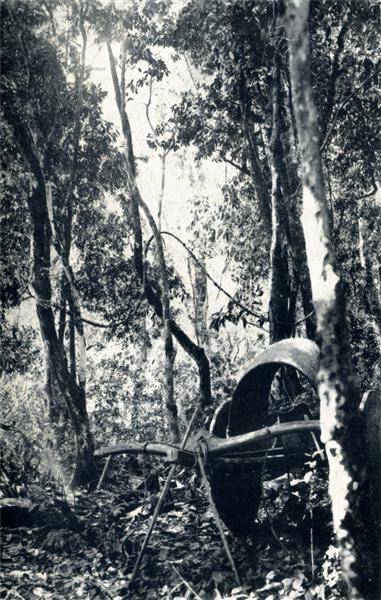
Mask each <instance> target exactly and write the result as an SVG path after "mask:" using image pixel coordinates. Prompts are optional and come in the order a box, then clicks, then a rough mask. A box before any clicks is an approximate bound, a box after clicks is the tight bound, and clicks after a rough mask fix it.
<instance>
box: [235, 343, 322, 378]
mask: <svg viewBox="0 0 381 600" xmlns="http://www.w3.org/2000/svg"><path fill="white" fill-rule="evenodd" d="M271 363H276V364H278V365H282V364H283V365H287V366H290V367H295V369H298V371H300V372H301V373H303V375H305V376H306V377H307V379H308V380H309V381H310V382H311V383H312V385H314V386H315V387H316V375H317V371H318V368H319V347H318V345H317V344H316V343H315V342H313V341H311V340H308V339H306V338H291V339H287V340H281V341H280V342H275V344H271V346H269V347H268V348H267V350H264V351H263V352H261V353H260V354H259V355H258V356H257V357H256V358H255V359H254V360H253V361H252V362H251V363H250V365H249V366H248V367H247V368H246V369H245V371H244V372H243V374H242V376H241V377H240V379H239V382H238V385H237V388H236V389H238V387H239V386H240V384H241V382H242V381H243V380H244V378H245V377H246V376H247V375H252V374H253V371H255V370H256V369H257V368H258V367H261V366H263V365H268V364H271Z"/></svg>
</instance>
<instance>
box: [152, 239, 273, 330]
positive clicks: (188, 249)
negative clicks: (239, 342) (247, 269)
mask: <svg viewBox="0 0 381 600" xmlns="http://www.w3.org/2000/svg"><path fill="white" fill-rule="evenodd" d="M161 235H168V236H170V237H172V238H173V239H175V240H176V241H177V242H178V243H179V244H181V245H182V246H183V248H184V249H185V250H186V251H187V252H188V254H189V255H190V256H191V257H192V258H193V260H194V261H195V262H196V263H197V264H198V265H199V266H200V267H201V268H202V270H203V271H204V273H205V275H206V277H207V278H208V279H209V281H210V282H211V283H212V284H213V285H214V286H215V287H216V288H217V289H218V290H219V291H220V292H222V293H223V294H225V296H227V298H229V300H231V301H232V302H233V304H235V305H236V306H238V307H239V308H241V309H242V310H244V311H245V312H246V313H248V314H249V315H251V316H253V317H255V318H256V319H261V320H263V321H267V319H268V318H267V316H266V315H264V314H262V313H256V312H254V311H252V310H251V309H250V308H247V306H245V305H244V304H242V303H241V302H239V301H238V300H236V299H235V298H234V296H232V295H231V294H229V292H227V291H226V290H225V289H224V288H223V287H222V286H221V285H220V284H219V283H217V281H215V280H214V279H213V277H212V276H211V275H209V273H208V271H207V270H206V269H205V267H204V265H203V264H202V262H201V261H200V260H199V259H198V258H197V256H196V255H195V254H194V252H192V250H191V249H190V248H189V246H187V244H186V243H185V242H183V241H182V240H181V239H180V238H179V237H177V235H175V234H174V233H171V232H170V231H161ZM152 239H153V238H150V240H148V242H147V246H146V252H147V250H148V247H149V244H150V242H151V241H152ZM251 325H255V324H254V323H251ZM255 326H256V327H258V325H255ZM260 329H262V327H261V328H260Z"/></svg>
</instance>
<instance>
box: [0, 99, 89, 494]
mask: <svg viewBox="0 0 381 600" xmlns="http://www.w3.org/2000/svg"><path fill="white" fill-rule="evenodd" d="M3 108H4V113H5V117H6V119H7V121H8V122H9V124H10V125H11V127H12V130H13V134H14V137H15V140H16V143H17V145H18V147H19V149H20V152H21V154H22V155H23V157H24V159H25V161H26V163H27V165H28V167H29V169H30V171H31V172H32V173H33V176H34V180H35V181H34V182H33V190H32V192H31V196H30V198H29V212H30V216H31V223H32V239H33V287H34V290H35V293H36V298H37V301H36V302H37V315H38V319H39V323H40V330H41V336H42V339H43V342H44V346H45V355H46V362H47V382H48V390H49V391H50V393H51V397H50V405H51V406H57V400H58V398H59V400H58V407H60V406H62V404H63V403H65V405H66V407H67V410H68V413H69V416H70V420H71V423H72V427H73V432H74V437H75V443H76V455H75V458H74V461H73V462H74V473H73V474H72V478H71V482H70V485H71V487H73V488H74V487H76V486H78V485H84V484H88V483H91V482H93V481H94V480H96V477H97V473H96V469H95V463H94V456H93V452H94V443H93V438H92V435H91V432H90V427H89V420H88V416H87V411H86V403H85V394H84V390H83V389H81V388H80V387H79V386H78V385H77V384H76V382H75V380H74V379H73V378H72V377H71V375H70V372H69V370H68V366H67V361H66V357H65V354H64V351H63V348H62V344H61V343H60V341H59V339H58V335H57V331H56V327H55V323H54V314H53V310H52V290H51V281H50V264H51V261H50V247H51V238H52V230H51V222H50V218H49V208H48V198H47V192H46V186H45V178H44V173H43V171H42V168H41V164H40V161H39V157H38V154H37V150H36V148H35V145H34V141H33V136H32V134H31V132H30V130H29V128H28V126H26V125H25V124H24V122H23V119H22V117H21V115H20V114H19V113H18V112H17V111H16V109H15V106H14V105H13V104H11V103H4V105H3ZM53 390H54V391H55V392H53ZM53 393H54V396H53Z"/></svg>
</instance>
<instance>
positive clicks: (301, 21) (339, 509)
mask: <svg viewBox="0 0 381 600" xmlns="http://www.w3.org/2000/svg"><path fill="white" fill-rule="evenodd" d="M308 16H309V2H308V0H289V1H288V10H287V19H286V24H287V33H288V40H289V53H290V72H291V83H292V93H293V105H294V107H295V117H296V124H297V131H298V138H299V144H300V156H301V162H302V166H303V217H302V222H303V228H304V232H305V239H306V246H307V257H308V264H309V269H310V274H311V283H312V294H313V300H314V306H315V311H316V315H317V326H318V341H319V345H320V349H321V366H320V370H319V374H318V391H319V396H320V407H321V408H320V410H321V430H322V441H323V442H324V443H325V445H326V452H327V456H328V462H329V493H330V496H331V500H332V515H333V522H334V529H335V532H336V537H337V541H338V545H339V553H340V557H341V564H342V569H343V573H344V576H345V578H346V581H347V583H348V595H349V597H350V598H352V599H356V600H359V599H361V598H376V597H378V595H377V591H376V587H377V580H378V577H377V572H378V568H379V565H378V564H377V562H378V561H377V548H376V540H375V535H374V529H375V527H374V523H372V519H371V513H370V511H369V506H368V504H369V486H368V480H367V468H366V461H365V454H364V444H365V435H364V423H363V418H362V414H361V412H360V409H359V394H358V390H357V387H356V382H355V378H354V373H353V369H352V365H351V358H350V354H351V353H350V348H349V345H348V337H347V332H346V319H345V309H346V307H345V298H344V297H343V293H342V286H341V285H340V279H339V277H338V275H337V273H336V271H335V260H334V254H333V249H332V242H331V232H330V223H329V214H328V205H327V201H326V196H325V188H324V179H323V170H322V163H321V155H320V135H319V128H318V118H317V114H316V109H315V104H314V100H313V95H312V83H311V72H310V53H309V32H308Z"/></svg>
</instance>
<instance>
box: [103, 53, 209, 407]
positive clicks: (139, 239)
mask: <svg viewBox="0 0 381 600" xmlns="http://www.w3.org/2000/svg"><path fill="white" fill-rule="evenodd" d="M107 51H108V55H109V61H110V70H111V76H112V80H113V86H114V92H115V100H116V104H117V107H118V111H119V115H120V120H121V124H122V131H123V136H124V140H125V159H126V171H127V184H128V189H129V193H130V200H131V213H132V219H133V227H134V263H135V269H136V273H137V276H138V278H139V279H140V281H141V282H142V284H143V285H144V293H145V296H146V298H147V301H148V303H149V304H150V306H152V308H153V309H154V311H155V313H156V314H157V315H158V316H159V317H160V318H162V319H163V318H164V307H163V305H162V302H161V300H160V298H159V297H158V296H157V295H156V293H155V292H154V290H153V288H152V286H151V284H150V282H149V281H148V279H147V277H146V276H145V272H144V265H143V236H142V228H141V222H140V214H139V205H142V202H143V200H142V198H141V196H140V191H139V188H138V186H137V182H136V167H135V157H134V152H133V145H132V135H131V128H130V123H129V120H128V115H127V112H126V109H125V90H124V87H123V85H122V84H123V81H124V80H125V74H124V71H123V69H124V68H125V58H124V56H125V51H126V48H125V45H123V48H122V61H121V62H122V74H121V84H119V79H118V74H117V71H116V64H115V59H114V55H113V52H112V48H111V44H110V43H109V42H107ZM168 325H169V328H170V331H171V333H172V334H173V335H174V336H175V338H176V340H177V341H178V342H179V344H180V345H181V346H182V347H183V349H184V350H185V352H187V354H189V356H191V357H192V358H193V359H194V361H195V362H196V364H197V367H198V372H199V381H200V404H201V406H202V407H206V406H208V405H209V404H210V403H211V385H210V367H209V361H208V359H207V357H206V354H205V352H204V349H203V348H200V347H199V346H197V345H196V344H195V343H194V342H193V341H192V340H191V339H190V338H189V337H188V336H187V334H186V333H185V332H184V331H183V330H182V329H181V328H180V327H179V326H178V325H177V323H176V322H175V321H174V320H173V319H172V318H171V317H170V315H169V320H168Z"/></svg>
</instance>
